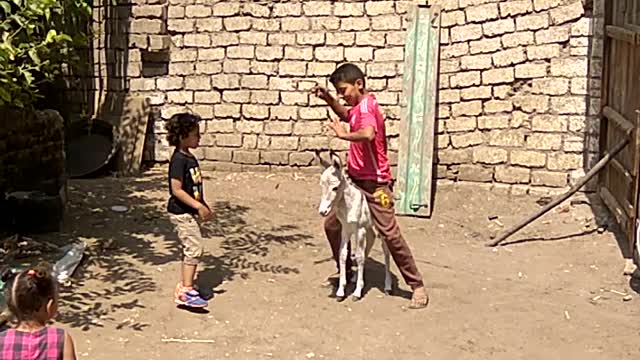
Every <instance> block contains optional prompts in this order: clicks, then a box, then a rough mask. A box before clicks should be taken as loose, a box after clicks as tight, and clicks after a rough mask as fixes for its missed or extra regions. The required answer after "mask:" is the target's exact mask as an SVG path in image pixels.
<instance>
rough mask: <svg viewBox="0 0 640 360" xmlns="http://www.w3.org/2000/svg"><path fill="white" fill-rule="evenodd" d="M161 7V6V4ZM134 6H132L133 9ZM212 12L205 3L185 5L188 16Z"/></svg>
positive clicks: (204, 16)
mask: <svg viewBox="0 0 640 360" xmlns="http://www.w3.org/2000/svg"><path fill="white" fill-rule="evenodd" d="M161 7H162V6H161ZM135 8H136V7H134V9H135ZM211 14H212V8H211V7H209V6H205V5H200V4H197V5H187V7H186V9H185V15H186V16H187V17H188V18H206V17H210V16H211Z"/></svg>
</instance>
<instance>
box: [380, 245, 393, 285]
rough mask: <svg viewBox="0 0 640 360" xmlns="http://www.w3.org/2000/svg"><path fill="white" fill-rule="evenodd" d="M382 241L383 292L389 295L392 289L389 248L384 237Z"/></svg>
mask: <svg viewBox="0 0 640 360" xmlns="http://www.w3.org/2000/svg"><path fill="white" fill-rule="evenodd" d="M380 242H381V243H382V252H383V253H384V293H385V294H387V295H391V292H392V291H393V284H392V282H393V280H392V279H391V268H390V266H391V264H390V263H389V248H388V247H387V243H386V242H385V241H384V239H381V241H380Z"/></svg>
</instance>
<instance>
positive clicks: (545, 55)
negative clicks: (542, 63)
mask: <svg viewBox="0 0 640 360" xmlns="http://www.w3.org/2000/svg"><path fill="white" fill-rule="evenodd" d="M558 56H560V45H558V44H548V45H539V46H528V47H527V58H528V59H529V60H547V59H552V58H556V57H558Z"/></svg>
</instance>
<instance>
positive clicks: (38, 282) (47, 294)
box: [2, 263, 58, 321]
mask: <svg viewBox="0 0 640 360" xmlns="http://www.w3.org/2000/svg"><path fill="white" fill-rule="evenodd" d="M2 281H3V282H5V283H7V286H6V287H5V298H6V299H7V305H8V307H9V310H10V311H11V313H12V314H13V315H15V316H16V318H18V321H28V320H32V318H33V316H34V315H35V314H36V313H38V312H39V311H40V309H42V307H43V306H45V305H47V303H48V302H49V300H53V299H55V298H56V297H57V296H58V284H57V283H56V281H55V279H54V278H53V275H52V274H51V271H50V270H49V265H48V264H47V263H40V264H38V265H37V266H35V267H33V268H30V269H27V270H23V271H20V272H13V271H11V270H9V269H7V270H6V271H4V272H3V274H2Z"/></svg>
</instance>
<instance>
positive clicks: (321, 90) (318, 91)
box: [311, 85, 333, 102]
mask: <svg viewBox="0 0 640 360" xmlns="http://www.w3.org/2000/svg"><path fill="white" fill-rule="evenodd" d="M311 93H312V94H314V95H315V96H317V97H318V98H320V99H322V100H324V101H326V102H329V100H331V99H332V98H333V97H332V96H331V94H329V90H327V88H325V87H324V86H320V85H316V86H314V87H313V89H311Z"/></svg>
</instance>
